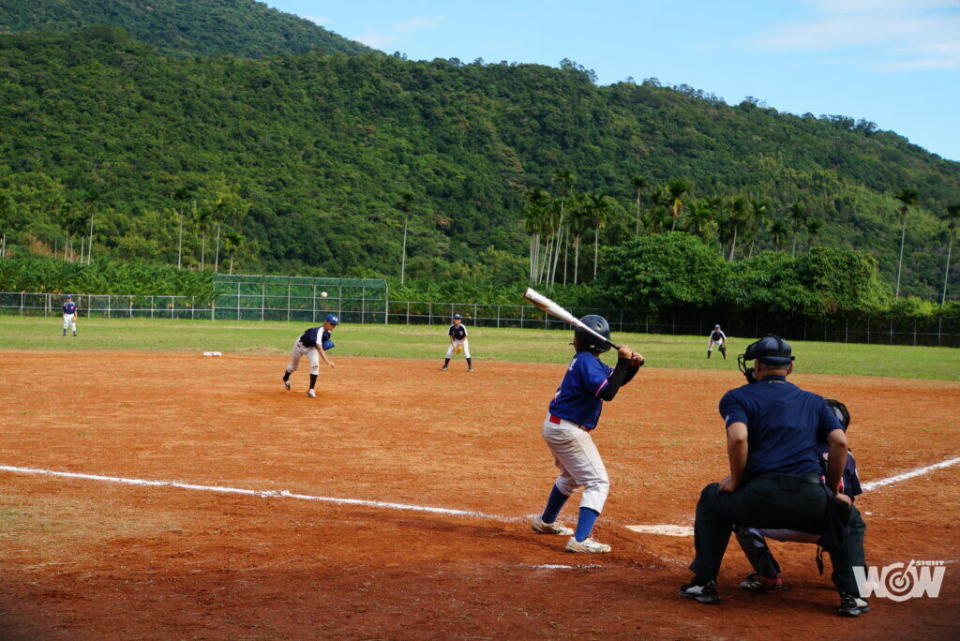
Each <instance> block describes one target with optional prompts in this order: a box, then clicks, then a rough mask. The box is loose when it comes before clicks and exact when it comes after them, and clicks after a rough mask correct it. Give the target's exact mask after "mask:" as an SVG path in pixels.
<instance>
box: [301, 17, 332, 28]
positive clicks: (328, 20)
mask: <svg viewBox="0 0 960 641" xmlns="http://www.w3.org/2000/svg"><path fill="white" fill-rule="evenodd" d="M303 18H304V20H309V21H310V22H312V23H314V24H318V25H320V26H322V27H325V26H327V25H328V24H331V23H333V19H332V18H328V17H326V16H303Z"/></svg>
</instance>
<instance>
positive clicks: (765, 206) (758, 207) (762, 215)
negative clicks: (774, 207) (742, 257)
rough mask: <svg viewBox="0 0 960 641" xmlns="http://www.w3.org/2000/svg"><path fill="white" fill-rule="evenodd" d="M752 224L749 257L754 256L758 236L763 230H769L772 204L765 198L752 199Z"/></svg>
mask: <svg viewBox="0 0 960 641" xmlns="http://www.w3.org/2000/svg"><path fill="white" fill-rule="evenodd" d="M750 210H751V221H750V222H751V223H752V224H751V225H750V228H751V229H750V251H748V252H747V258H749V257H751V256H753V247H754V244H755V243H756V242H757V237H758V236H759V235H760V233H761V232H764V231H766V230H767V227H768V226H769V225H770V215H771V211H770V204H769V203H767V201H765V200H751V201H750Z"/></svg>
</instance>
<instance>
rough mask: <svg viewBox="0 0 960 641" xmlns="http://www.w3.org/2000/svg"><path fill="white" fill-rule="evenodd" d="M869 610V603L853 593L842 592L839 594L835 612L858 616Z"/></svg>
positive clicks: (842, 614) (845, 615) (846, 615)
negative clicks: (837, 606)
mask: <svg viewBox="0 0 960 641" xmlns="http://www.w3.org/2000/svg"><path fill="white" fill-rule="evenodd" d="M869 611H870V604H869V603H867V600H866V599H861V598H860V597H858V596H857V595H855V594H850V593H847V592H844V593H842V594H840V607H839V608H838V609H837V612H838V613H839V614H840V616H844V617H858V616H860V615H861V614H863V613H865V612H869Z"/></svg>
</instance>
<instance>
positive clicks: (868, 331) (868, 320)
mask: <svg viewBox="0 0 960 641" xmlns="http://www.w3.org/2000/svg"><path fill="white" fill-rule="evenodd" d="M869 344H870V317H869V316H867V345H869Z"/></svg>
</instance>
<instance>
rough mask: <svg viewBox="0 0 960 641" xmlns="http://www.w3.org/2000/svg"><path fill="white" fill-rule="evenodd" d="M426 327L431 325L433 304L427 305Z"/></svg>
mask: <svg viewBox="0 0 960 641" xmlns="http://www.w3.org/2000/svg"><path fill="white" fill-rule="evenodd" d="M427 325H433V303H427Z"/></svg>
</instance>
